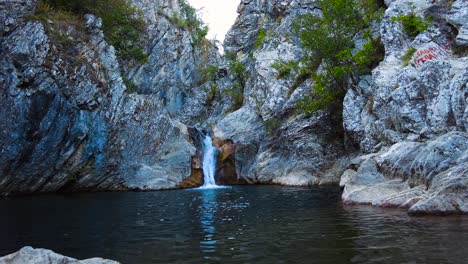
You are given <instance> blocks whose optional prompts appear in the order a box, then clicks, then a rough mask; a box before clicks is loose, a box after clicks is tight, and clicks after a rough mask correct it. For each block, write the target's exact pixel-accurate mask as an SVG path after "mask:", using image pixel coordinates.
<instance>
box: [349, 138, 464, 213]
mask: <svg viewBox="0 0 468 264" xmlns="http://www.w3.org/2000/svg"><path fill="white" fill-rule="evenodd" d="M467 160H468V134H467V133H464V132H451V133H447V134H445V135H442V136H440V137H438V138H435V139H434V140H432V141H428V142H425V143H418V142H400V143H397V144H395V145H393V146H392V147H390V148H389V149H388V150H386V151H383V152H382V153H379V154H378V155H376V156H373V157H371V158H369V159H367V160H366V161H364V162H363V163H362V164H361V165H360V166H359V169H358V171H357V172H356V173H355V174H352V173H351V174H352V177H351V178H350V179H349V180H346V177H343V179H342V180H343V181H344V182H345V189H344V192H343V196H342V198H343V200H344V202H346V203H364V204H372V205H376V206H383V207H401V208H406V209H409V212H410V213H412V214H427V213H433V214H434V213H435V214H452V213H467V197H468V196H467V186H468V185H467V175H468V174H467V163H466V162H467ZM344 176H345V175H344ZM411 186H415V187H413V188H411Z"/></svg>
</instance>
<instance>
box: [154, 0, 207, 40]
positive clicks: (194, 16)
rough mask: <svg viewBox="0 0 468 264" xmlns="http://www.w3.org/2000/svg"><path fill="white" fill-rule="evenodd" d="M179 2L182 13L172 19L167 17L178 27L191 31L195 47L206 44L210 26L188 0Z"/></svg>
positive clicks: (179, 0)
mask: <svg viewBox="0 0 468 264" xmlns="http://www.w3.org/2000/svg"><path fill="white" fill-rule="evenodd" d="M178 2H179V5H180V9H181V12H180V13H176V14H173V15H172V16H171V17H167V16H166V17H167V19H168V20H169V21H170V22H171V23H172V24H174V25H176V26H177V27H179V28H182V29H185V30H187V31H190V32H191V33H192V40H193V43H194V44H195V45H200V44H202V43H204V42H205V40H206V35H207V34H208V30H209V29H208V26H207V25H205V24H204V23H203V21H202V20H201V19H200V18H199V16H198V13H197V10H196V9H195V8H193V7H192V6H191V5H190V4H188V3H187V1H186V0H178ZM163 15H164V14H163Z"/></svg>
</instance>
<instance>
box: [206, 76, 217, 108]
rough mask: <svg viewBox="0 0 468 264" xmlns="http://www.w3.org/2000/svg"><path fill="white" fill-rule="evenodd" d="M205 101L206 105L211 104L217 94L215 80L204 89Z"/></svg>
mask: <svg viewBox="0 0 468 264" xmlns="http://www.w3.org/2000/svg"><path fill="white" fill-rule="evenodd" d="M206 93H207V96H206V103H207V105H212V104H213V101H214V100H215V98H216V95H217V94H218V84H217V83H216V82H212V83H211V84H210V86H209V87H208V88H207V89H206Z"/></svg>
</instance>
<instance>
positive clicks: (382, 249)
mask: <svg viewBox="0 0 468 264" xmlns="http://www.w3.org/2000/svg"><path fill="white" fill-rule="evenodd" d="M339 196H340V191H339V190H338V189H334V188H285V187H278V186H246V187H233V188H230V189H217V190H203V191H202V190H186V191H167V192H152V193H98V194H76V195H67V196H36V197H18V198H7V199H0V216H1V217H0V255H6V254H8V253H12V252H14V251H17V250H18V249H19V248H21V247H22V246H25V245H31V246H33V247H42V248H48V249H52V250H54V251H56V252H58V253H61V254H64V255H68V256H72V257H76V258H80V259H83V258H89V257H95V256H100V257H105V258H110V259H114V260H118V261H121V262H122V263H392V264H394V263H467V262H465V261H467V260H468V218H467V217H445V218H440V217H418V218H412V217H409V216H408V215H407V214H406V212H404V211H400V210H383V209H379V208H373V207H367V206H359V207H356V206H353V207H346V206H343V205H342V204H341V203H340V199H339Z"/></svg>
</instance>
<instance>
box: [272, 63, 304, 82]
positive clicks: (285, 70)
mask: <svg viewBox="0 0 468 264" xmlns="http://www.w3.org/2000/svg"><path fill="white" fill-rule="evenodd" d="M271 67H273V69H275V70H276V71H277V72H278V73H277V75H276V79H285V78H288V77H289V76H290V75H291V73H292V72H293V71H297V69H298V67H299V62H297V61H294V60H290V61H287V62H286V61H282V60H277V61H275V62H274V63H273V64H272V65H271Z"/></svg>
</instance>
